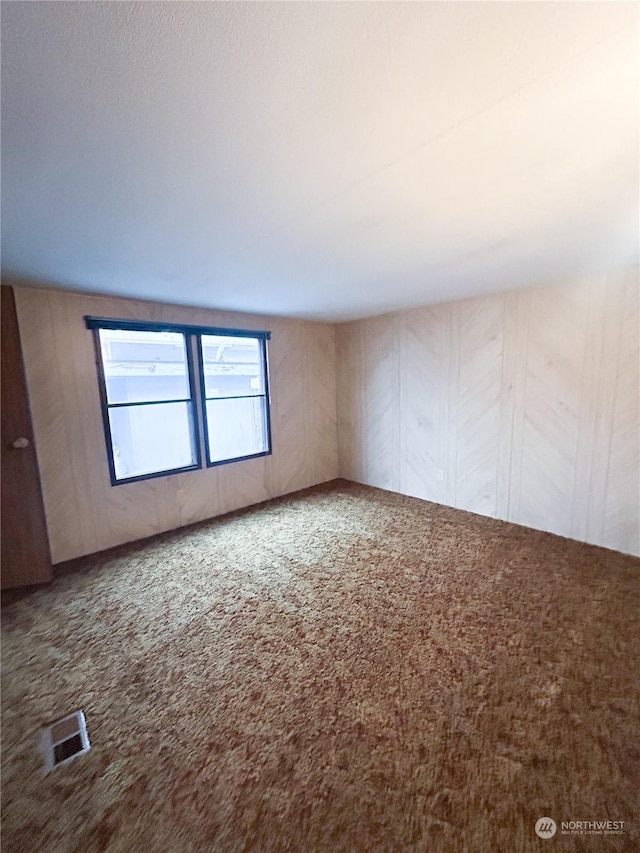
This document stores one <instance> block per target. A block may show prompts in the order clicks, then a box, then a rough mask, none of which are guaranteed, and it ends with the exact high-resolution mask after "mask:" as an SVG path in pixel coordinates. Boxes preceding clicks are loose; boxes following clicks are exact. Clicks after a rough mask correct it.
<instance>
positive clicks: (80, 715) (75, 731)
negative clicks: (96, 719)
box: [42, 711, 91, 771]
mask: <svg viewBox="0 0 640 853" xmlns="http://www.w3.org/2000/svg"><path fill="white" fill-rule="evenodd" d="M42 745H43V747H44V755H45V763H46V770H47V771H49V770H53V769H54V767H60V766H61V765H62V764H68V763H69V762H70V761H73V759H74V758H77V757H78V756H79V755H83V754H84V753H85V752H88V751H89V750H90V749H91V744H90V743H89V735H88V734H87V722H86V720H85V718H84V712H83V711H74V712H73V714H69V716H68V717H63V718H62V719H61V720H58V721H57V722H55V723H54V724H53V725H52V726H49V727H48V728H46V729H45V730H44V731H43V732H42Z"/></svg>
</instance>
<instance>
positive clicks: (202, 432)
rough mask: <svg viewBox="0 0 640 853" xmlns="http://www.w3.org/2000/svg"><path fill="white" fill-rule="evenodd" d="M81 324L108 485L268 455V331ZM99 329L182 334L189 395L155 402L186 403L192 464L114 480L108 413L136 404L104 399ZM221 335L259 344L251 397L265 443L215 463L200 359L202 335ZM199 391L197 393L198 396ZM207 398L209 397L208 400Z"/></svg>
mask: <svg viewBox="0 0 640 853" xmlns="http://www.w3.org/2000/svg"><path fill="white" fill-rule="evenodd" d="M85 325H86V327H87V329H90V330H91V331H92V333H93V336H94V347H95V356H96V367H97V371H98V386H99V391H100V405H101V409H102V421H103V426H104V434H105V442H106V446H107V459H108V463H109V475H110V478H111V485H112V486H120V485H124V484H126V483H135V482H139V481H141V480H151V479H154V478H156V477H167V476H170V475H172V474H182V473H185V472H186V471H196V470H201V469H202V468H204V467H205V465H203V461H204V462H205V463H206V467H207V468H213V467H217V466H219V465H228V464H230V463H232V462H242V461H244V460H247V459H257V458H259V457H262V456H270V455H271V453H272V444H271V400H270V393H269V370H268V361H267V341H268V340H270V338H271V332H267V331H257V330H248V329H228V328H222V327H218V326H197V325H189V324H176V323H162V322H145V321H143V320H115V319H112V318H107V317H91V316H87V317H85ZM100 329H118V330H123V331H137V332H177V333H181V334H183V335H184V340H185V351H186V360H187V373H188V379H189V391H190V396H189V398H188V399H185V400H179V401H178V400H162V401H158V403H160V402H163V403H171V402H187V403H189V411H190V427H191V431H192V442H193V446H194V448H195V455H196V462H194V464H193V465H187V466H184V467H181V468H172V469H167V470H163V471H153V472H151V473H148V474H140V475H137V476H134V477H120V478H117V477H116V469H115V461H114V457H113V441H112V436H111V426H110V420H109V410H110V409H112V408H115V407H118V406H121V405H137V404H136V403H132V404H130V403H126V404H115V405H114V404H113V403H112V404H110V403H109V402H108V397H107V384H106V377H105V371H104V363H103V360H102V347H101V345H100ZM203 335H212V336H224V337H231V338H233V337H235V338H253V339H255V340H257V341H258V342H259V346H260V353H261V364H262V378H263V389H264V394H260V395H255V396H260V397H263V398H264V405H265V420H266V440H267V449H266V450H264V451H261V452H260V453H252V454H249V455H246V456H237V457H233V458H230V459H220V460H216V461H215V462H211V461H210V455H211V454H210V448H209V431H208V424H207V395H206V387H205V378H204V359H203V352H202V336H203ZM194 338H195V342H196V350H197V361H196V360H195V359H194V357H193V346H192V340H193V339H194ZM198 392H199V393H198ZM198 396H199V406H198V405H196V397H198ZM210 399H211V398H210ZM145 405H153V401H146V402H145ZM203 444H204V449H205V453H204V460H203V454H202V452H201V447H202V445H203Z"/></svg>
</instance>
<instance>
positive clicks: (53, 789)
mask: <svg viewBox="0 0 640 853" xmlns="http://www.w3.org/2000/svg"><path fill="white" fill-rule="evenodd" d="M639 601H640V561H638V560H636V559H634V558H631V557H625V556H622V555H619V554H616V553H614V552H611V551H606V550H603V549H599V548H594V547H590V546H587V545H581V544H578V543H575V542H571V541H569V540H566V539H561V538H559V537H554V536H551V535H549V534H544V533H538V532H535V531H532V530H528V529H525V528H522V527H516V526H512V525H509V524H505V523H503V522H497V521H493V520H489V519H485V518H481V517H479V516H474V515H471V514H467V513H464V512H460V511H457V510H452V509H448V508H444V507H440V506H436V505H434V504H429V503H425V502H422V501H419V500H416V499H412V498H406V497H401V496H398V495H394V494H391V493H386V492H382V491H379V490H375V489H370V488H365V487H362V486H356V485H353V484H349V483H346V482H343V481H336V482H334V483H332V484H329V485H327V486H324V487H319V488H315V489H311V490H307V491H306V492H302V493H298V494H296V495H292V496H289V497H287V498H282V499H279V500H275V501H272V502H270V503H268V504H264V505H261V506H259V507H255V508H252V509H249V510H245V511H242V512H238V513H235V514H233V515H230V516H227V517H225V518H221V519H218V520H214V521H211V522H207V523H204V524H201V525H198V526H196V527H193V528H191V529H188V530H184V531H177V532H173V533H171V534H165V535H163V536H161V537H158V538H156V539H154V540H150V541H148V542H146V543H143V544H138V545H135V546H127V547H123V548H119V549H117V550H115V551H112V552H110V553H108V554H103V555H99V556H96V557H93V558H90V559H84V560H80V561H76V562H75V563H74V564H73V566H70V567H68V570H67V572H66V573H65V574H63V575H62V576H60V577H58V578H57V579H56V580H55V581H54V583H52V584H51V585H50V586H49V587H47V588H43V589H39V590H36V591H32V592H28V593H22V594H18V595H13V596H10V597H7V600H6V601H5V604H4V606H3V610H2V630H3V642H2V657H3V669H2V678H3V689H2V736H3V754H2V789H3V801H2V812H3V825H2V850H3V851H5V853H17V851H25V853H27V851H28V853H40V851H43V853H44V851H46V853H64V852H65V851H73V853H93V852H94V851H110V853H115V851H119V852H121V853H156V851H157V853H165V851H166V853H192V851H193V853H196V851H198V853H199V852H200V851H202V853H204V851H216V853H217V851H221V853H226V851H266V853H270V851H274V853H275V851H300V853H311V852H312V851H322V853H332V852H333V851H368V853H369V851H381V852H382V851H429V853H431V851H433V853H440V851H443V853H449V851H455V853H459V851H471V853H475V851H480V853H483V851H491V853H497V851H505V853H506V851H508V853H513V851H546V850H549V851H552V850H558V851H560V850H561V851H583V850H594V851H609V850H629V851H631V850H638V849H640V724H639V709H640V696H639V693H640V687H639V674H638V668H639V661H640V634H639V631H638V609H639ZM77 708H82V709H84V711H85V713H86V715H87V723H88V730H89V734H90V737H91V742H92V749H91V751H90V752H89V753H88V754H86V755H84V756H82V757H80V758H78V759H77V760H76V761H75V762H74V763H71V764H70V765H68V766H66V767H61V768H59V769H56V770H54V771H53V772H52V773H51V774H49V775H45V774H44V772H43V760H42V756H41V754H40V751H39V741H38V733H39V729H40V727H41V726H43V725H45V724H48V723H50V722H52V721H54V720H55V719H57V718H58V717H61V716H63V715H64V714H66V713H68V712H70V711H72V710H75V709H77ZM541 816H549V817H551V818H553V819H554V820H555V821H556V822H557V823H558V832H557V833H556V836H555V837H554V838H553V839H545V840H542V839H540V838H538V837H537V836H536V835H535V833H534V824H535V822H536V820H537V818H539V817H541ZM606 819H610V820H615V821H625V828H624V835H619V836H605V835H600V836H588V837H585V836H574V835H561V832H560V826H561V823H560V822H561V821H563V820H564V821H579V820H606Z"/></svg>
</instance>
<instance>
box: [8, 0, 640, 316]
mask: <svg viewBox="0 0 640 853" xmlns="http://www.w3.org/2000/svg"><path fill="white" fill-rule="evenodd" d="M638 85H639V84H638V6H637V5H636V4H635V3H615V2H613V3H612V2H604V3H597V2H596V3H580V2H568V3H562V2H558V3H509V2H507V3H483V2H472V3H453V2H445V3H436V2H434V3H429V2H423V3H399V2H389V3H311V2H306V3H178V2H174V3H162V2H154V3H89V2H87V3H83V2H79V3H35V2H25V3H22V2H11V3H6V2H5V3H2V119H3V123H2V205H3V210H2V213H3V226H2V269H3V275H4V276H5V277H6V278H9V279H11V278H23V279H29V280H33V281H34V282H46V283H48V284H52V285H55V286H60V287H65V288H78V289H82V290H96V291H100V292H105V293H117V294H124V295H132V296H137V297H144V298H151V299H162V300H167V301H172V302H179V303H190V304H196V305H203V306H215V307H220V308H227V309H239V310H250V311H257V312H265V313H271V314H285V315H296V316H305V317H314V318H321V319H328V320H332V319H348V318H353V317H362V316H367V315H371V314H376V313H381V312H383V311H388V310H391V309H393V308H397V307H404V306H410V305H418V304H423V303H426V302H434V301H442V300H446V299H454V298H458V297H463V296H469V295H474V294H478V293H484V292H491V291H496V290H499V289H502V288H507V287H517V286H522V285H527V284H532V283H536V282H542V281H550V280H561V279H563V278H566V277H573V276H576V275H582V274H589V273H597V272H600V271H604V270H607V269H614V268H621V267H624V266H628V265H630V264H633V263H637V262H638V207H639V199H638V193H639V189H638V156H639V150H638V128H639V96H638Z"/></svg>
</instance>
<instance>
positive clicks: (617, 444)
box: [336, 269, 640, 555]
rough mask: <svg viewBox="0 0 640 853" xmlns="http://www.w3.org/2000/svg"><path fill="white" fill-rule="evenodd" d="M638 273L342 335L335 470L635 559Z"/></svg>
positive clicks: (519, 293)
mask: <svg viewBox="0 0 640 853" xmlns="http://www.w3.org/2000/svg"><path fill="white" fill-rule="evenodd" d="M638 295H639V287H638V270H637V269H635V270H632V271H628V272H626V273H619V274H612V275H608V276H602V277H600V278H596V279H589V280H584V281H579V282H575V283H573V284H569V285H562V286H552V287H551V286H550V287H542V288H532V289H527V290H515V291H509V292H506V293H501V294H496V295H493V296H489V297H483V298H476V299H468V300H464V301H460V302H452V303H447V304H442V305H435V306H431V307H426V308H422V309H418V310H410V311H403V312H399V313H396V314H390V315H385V316H383V317H377V318H372V319H369V320H362V321H357V322H353V323H346V324H340V325H338V326H337V327H336V353H337V364H338V387H337V393H338V448H339V465H340V474H341V476H343V477H346V478H348V479H350V480H356V481H357V482H360V483H366V484H369V485H373V486H379V487H381V488H384V489H391V490H393V491H397V492H401V493H403V494H408V495H414V496H417V497H420V498H424V499H426V500H430V501H436V502H438V503H442V504H447V505H449V506H453V507H458V508H460V509H465V510H470V511H472V512H476V513H480V514H481V515H487V516H492V517H497V518H501V519H505V520H508V521H513V522H516V523H518V524H524V525H527V526H530V527H534V528H537V529H540V530H547V531H550V532H552V533H558V534H561V535H563V536H568V537H571V538H574V539H578V540H581V541H585V542H590V543H594V544H596V545H603V546H605V547H607V548H613V549H616V550H619V551H623V552H625V553H631V554H636V555H639V554H640V494H639V492H640V471H639V455H640V452H639V450H640V428H639V421H640V418H639V392H640V375H639V367H640V353H639V322H640V319H639V308H638V301H639V300H638Z"/></svg>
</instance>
